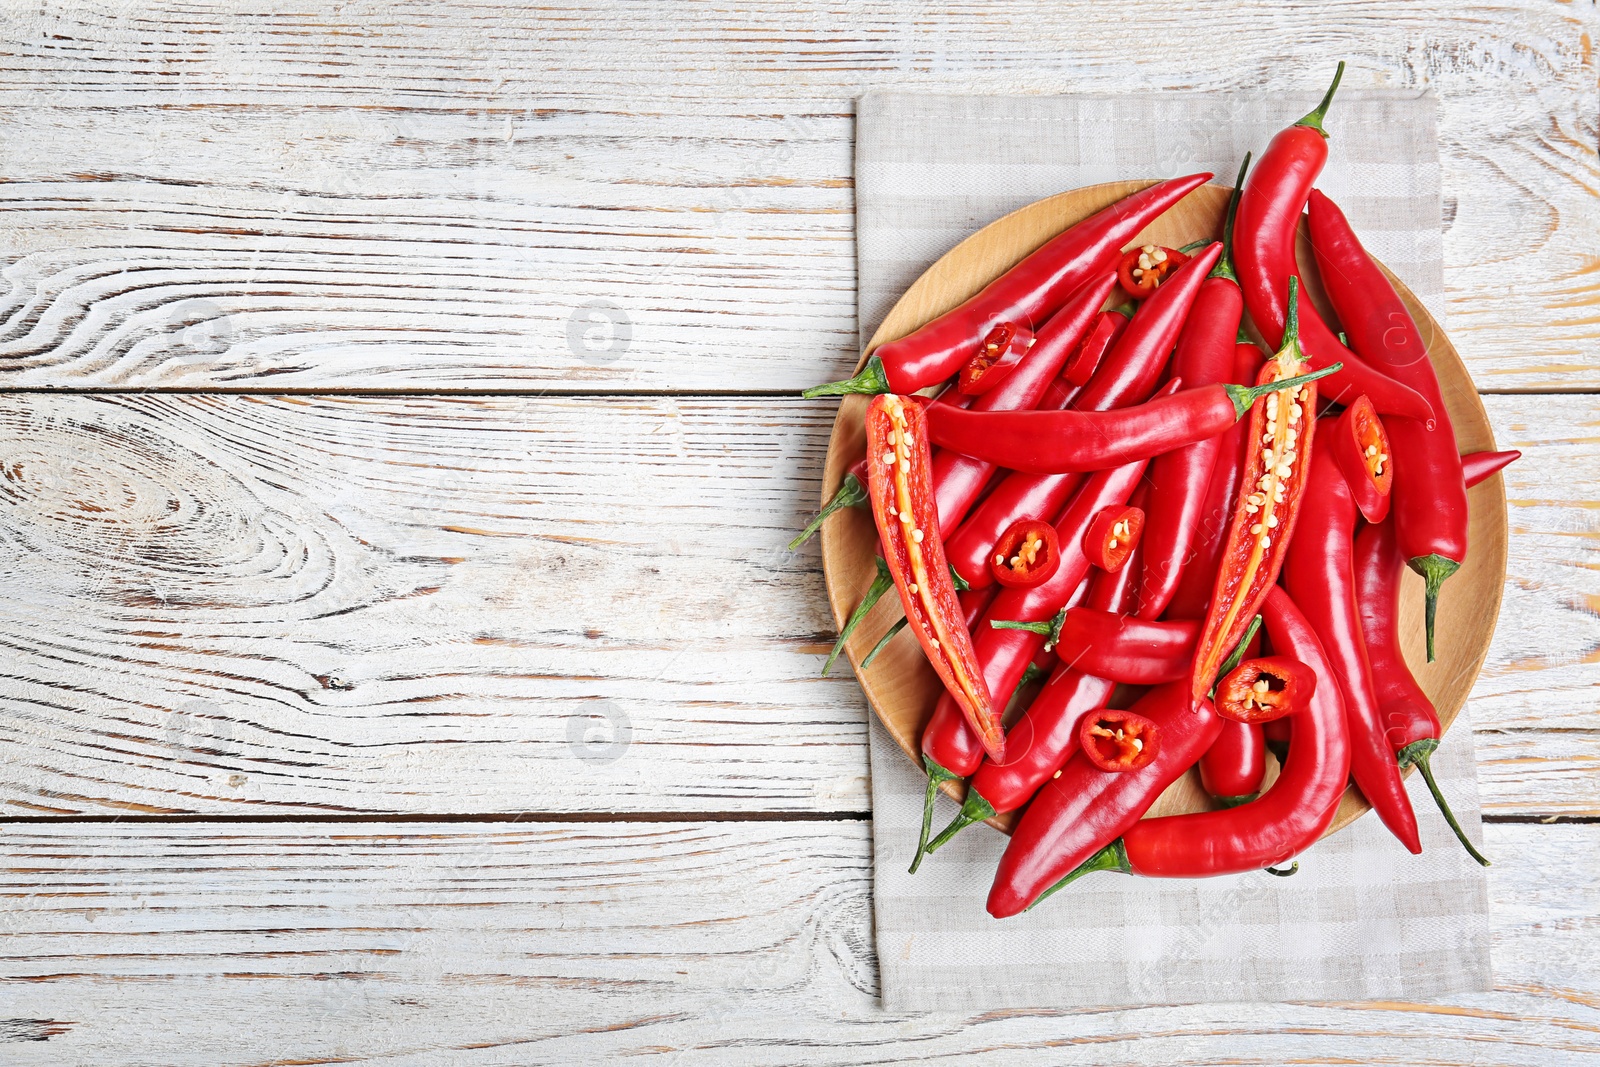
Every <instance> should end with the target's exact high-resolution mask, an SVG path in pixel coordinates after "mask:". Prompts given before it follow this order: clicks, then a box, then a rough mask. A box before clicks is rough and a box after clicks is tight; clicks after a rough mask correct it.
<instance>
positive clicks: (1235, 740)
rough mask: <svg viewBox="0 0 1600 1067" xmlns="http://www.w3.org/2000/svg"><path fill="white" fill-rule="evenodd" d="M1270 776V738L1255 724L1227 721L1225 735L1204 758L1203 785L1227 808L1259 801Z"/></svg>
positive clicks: (1213, 743) (1201, 763) (1216, 741)
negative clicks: (1268, 775) (1264, 781)
mask: <svg viewBox="0 0 1600 1067" xmlns="http://www.w3.org/2000/svg"><path fill="white" fill-rule="evenodd" d="M1266 773H1267V744H1266V735H1265V733H1264V732H1263V731H1262V728H1261V727H1260V726H1259V725H1257V724H1255V723H1243V722H1234V721H1233V720H1231V719H1230V720H1227V721H1225V722H1223V724H1222V732H1221V733H1219V734H1218V735H1217V739H1216V740H1215V741H1213V742H1211V747H1210V748H1208V749H1206V754H1205V755H1204V756H1201V757H1200V784H1201V786H1203V787H1204V788H1205V791H1206V792H1207V793H1210V794H1211V796H1212V798H1213V799H1215V800H1217V801H1219V802H1221V804H1222V806H1223V807H1226V808H1236V807H1238V806H1239V805H1240V804H1248V803H1249V802H1250V801H1252V800H1254V799H1256V797H1257V796H1258V795H1259V794H1260V792H1261V780H1262V779H1263V778H1264V777H1266Z"/></svg>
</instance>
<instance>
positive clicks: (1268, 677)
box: [1215, 656, 1317, 724]
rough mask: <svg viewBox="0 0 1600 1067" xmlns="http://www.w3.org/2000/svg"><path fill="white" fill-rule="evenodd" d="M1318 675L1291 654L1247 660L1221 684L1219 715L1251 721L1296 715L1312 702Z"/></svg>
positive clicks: (1229, 673)
mask: <svg viewBox="0 0 1600 1067" xmlns="http://www.w3.org/2000/svg"><path fill="white" fill-rule="evenodd" d="M1316 691H1317V676H1316V673H1315V672H1313V671H1312V669H1311V668H1310V667H1307V666H1306V665H1305V664H1304V663H1301V662H1300V661H1299V660H1297V659H1290V658H1289V657H1288V656H1260V657H1257V658H1256V659H1247V660H1245V661H1244V662H1243V663H1241V664H1239V665H1238V666H1237V667H1235V668H1234V669H1233V670H1231V671H1229V672H1228V674H1227V675H1226V676H1225V677H1224V678H1223V679H1222V680H1221V681H1220V682H1218V683H1217V695H1216V698H1215V703H1216V706H1217V714H1218V715H1221V716H1222V717H1223V718H1224V719H1232V720H1233V721H1234V722H1242V723H1249V724H1256V723H1264V722H1271V721H1272V720H1273V719H1281V718H1283V717H1284V716H1285V715H1292V714H1294V713H1295V712H1297V711H1299V710H1300V709H1301V708H1303V707H1305V706H1306V705H1307V704H1309V703H1310V702H1311V698H1312V696H1314V695H1315V694H1316Z"/></svg>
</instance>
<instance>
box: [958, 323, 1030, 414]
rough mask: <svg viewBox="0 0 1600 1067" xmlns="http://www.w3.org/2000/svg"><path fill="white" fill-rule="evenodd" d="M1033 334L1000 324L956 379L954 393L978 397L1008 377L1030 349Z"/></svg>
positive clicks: (1027, 330) (1014, 326) (1009, 324)
mask: <svg viewBox="0 0 1600 1067" xmlns="http://www.w3.org/2000/svg"><path fill="white" fill-rule="evenodd" d="M1033 340H1034V338H1033V331H1032V330H1030V329H1028V327H1026V326H1024V325H1022V324H1021V323H1016V322H1002V323H1000V324H999V325H998V326H996V327H995V328H994V329H992V330H990V331H989V336H987V337H985V338H984V339H983V343H982V344H981V345H979V346H978V354H977V355H975V356H973V357H972V358H971V359H969V360H968V361H967V363H966V365H965V366H963V367H962V368H961V372H960V373H959V374H958V375H957V376H956V391H957V392H959V393H962V394H963V395H965V396H980V395H982V394H984V393H987V392H988V391H989V390H991V389H993V388H994V387H995V386H997V385H999V384H1000V383H1001V382H1003V381H1005V380H1006V379H1007V378H1009V377H1011V372H1012V371H1014V370H1016V369H1017V364H1019V363H1021V362H1022V357H1023V356H1025V355H1027V354H1028V349H1030V348H1032V347H1033Z"/></svg>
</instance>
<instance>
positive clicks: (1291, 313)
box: [1274, 274, 1300, 364]
mask: <svg viewBox="0 0 1600 1067" xmlns="http://www.w3.org/2000/svg"><path fill="white" fill-rule="evenodd" d="M1291 346H1292V347H1293V348H1294V350H1295V354H1296V355H1297V356H1298V355H1299V352H1300V278H1299V276H1298V275H1294V274H1291V275H1289V307H1288V310H1286V311H1285V312H1284V315H1283V343H1282V344H1280V345H1279V346H1278V351H1277V352H1276V353H1274V355H1275V356H1281V355H1283V354H1284V353H1285V352H1287V351H1289V349H1290V347H1291ZM1299 362H1300V361H1299V360H1298V359H1296V360H1295V363H1296V364H1298V363H1299Z"/></svg>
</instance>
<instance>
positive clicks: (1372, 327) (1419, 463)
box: [1309, 190, 1468, 663]
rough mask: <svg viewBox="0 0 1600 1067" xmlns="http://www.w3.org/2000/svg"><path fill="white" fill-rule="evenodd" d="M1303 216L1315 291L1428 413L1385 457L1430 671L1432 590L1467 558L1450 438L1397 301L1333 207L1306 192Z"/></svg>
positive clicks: (1422, 350)
mask: <svg viewBox="0 0 1600 1067" xmlns="http://www.w3.org/2000/svg"><path fill="white" fill-rule="evenodd" d="M1309 208H1310V230H1311V247H1312V251H1313V252H1314V253H1315V254H1316V259H1317V265H1318V267H1319V268H1321V270H1322V284H1323V287H1324V288H1326V289H1327V291H1328V299H1329V300H1330V301H1331V302H1332V304H1333V307H1334V310H1336V311H1337V312H1338V313H1339V321H1340V322H1341V323H1343V324H1344V328H1345V330H1346V331H1347V332H1348V333H1349V335H1350V342H1351V344H1352V345H1353V346H1354V347H1355V349H1356V351H1357V352H1359V353H1360V354H1361V355H1362V356H1363V357H1364V358H1367V359H1371V360H1373V361H1374V362H1375V363H1376V364H1377V365H1378V366H1379V367H1382V368H1383V369H1384V370H1385V371H1386V372H1388V374H1390V375H1391V376H1392V377H1393V378H1394V379H1395V380H1396V381H1399V382H1403V383H1404V384H1406V385H1408V386H1410V387H1411V388H1413V389H1415V390H1416V391H1417V392H1418V393H1420V394H1422V396H1423V397H1425V398H1426V399H1427V401H1428V403H1429V404H1431V405H1432V407H1433V414H1434V418H1433V421H1432V423H1431V424H1429V423H1426V422H1419V421H1414V420H1406V421H1396V422H1395V424H1394V425H1393V426H1390V427H1389V434H1390V436H1391V437H1392V438H1393V440H1394V452H1393V453H1391V454H1392V455H1394V456H1396V457H1397V458H1398V460H1399V467H1400V469H1399V471H1398V472H1397V473H1396V474H1395V486H1394V507H1395V509H1396V510H1395V532H1396V533H1397V534H1398V535H1399V538H1400V548H1401V551H1403V552H1404V553H1405V554H1406V558H1407V560H1408V561H1409V562H1410V565H1411V569H1412V570H1414V571H1416V572H1417V573H1418V574H1420V575H1422V577H1423V580H1424V581H1425V582H1426V583H1427V584H1426V587H1425V592H1424V594H1423V595H1424V596H1425V597H1426V601H1425V605H1426V611H1425V617H1426V627H1427V639H1428V662H1430V663H1431V662H1433V636H1434V635H1433V624H1434V616H1435V614H1436V613H1437V611H1438V604H1439V587H1440V586H1441V585H1443V584H1444V580H1445V579H1446V578H1448V577H1450V576H1451V575H1452V574H1454V573H1455V572H1456V568H1458V567H1460V566H1461V564H1462V561H1464V560H1465V559H1466V558H1467V521H1468V515H1467V487H1466V479H1465V477H1464V476H1463V474H1462V471H1461V458H1460V456H1458V455H1457V454H1456V435H1455V430H1454V428H1452V427H1451V425H1450V414H1449V412H1448V411H1447V410H1446V408H1445V405H1444V394H1443V393H1442V392H1441V391H1440V389H1439V378H1438V376H1437V375H1436V374H1434V370H1433V363H1432V361H1431V360H1429V359H1428V346H1427V345H1426V344H1425V343H1424V342H1423V340H1422V334H1421V333H1420V332H1419V331H1418V330H1417V324H1416V322H1415V321H1414V320H1413V319H1412V318H1411V314H1410V312H1408V311H1407V310H1406V306H1405V304H1404V303H1403V302H1401V300H1400V294H1398V293H1396V292H1395V290H1394V286H1393V285H1391V284H1390V283H1389V279H1388V278H1387V277H1385V276H1384V273H1383V271H1381V270H1379V269H1378V265H1377V264H1376V263H1374V262H1373V261H1372V257H1371V256H1369V255H1367V253H1366V250H1365V249H1364V248H1362V247H1361V242H1360V241H1359V240H1358V239H1357V238H1356V235H1355V231H1353V230H1352V229H1351V228H1350V224H1349V222H1347V221H1346V220H1345V217H1344V214H1343V212H1341V211H1340V210H1339V208H1338V206H1337V205H1335V204H1334V202H1333V201H1331V200H1329V199H1328V198H1327V197H1326V196H1323V195H1322V194H1321V193H1320V192H1317V191H1316V190H1312V192H1311V196H1310V203H1309Z"/></svg>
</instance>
